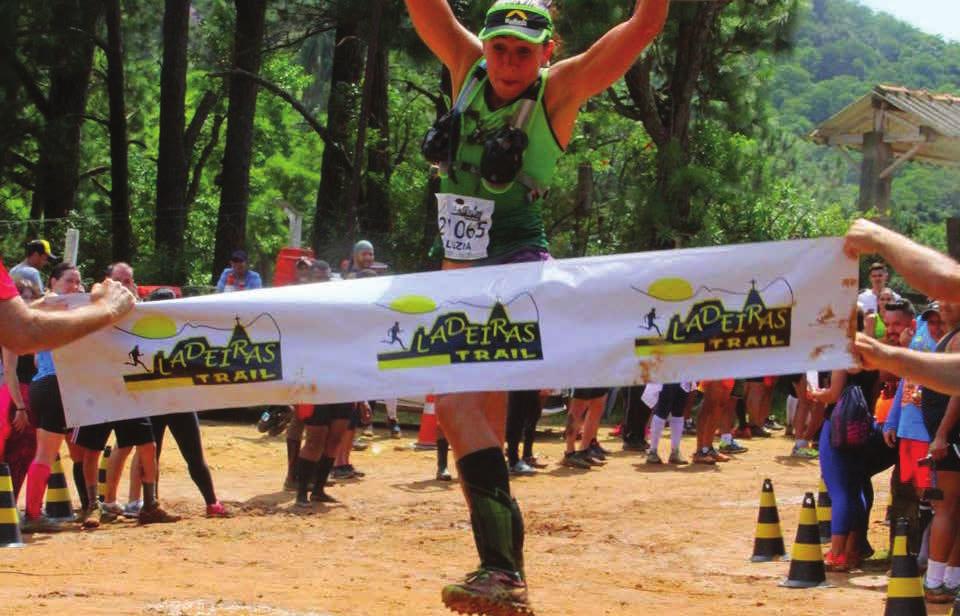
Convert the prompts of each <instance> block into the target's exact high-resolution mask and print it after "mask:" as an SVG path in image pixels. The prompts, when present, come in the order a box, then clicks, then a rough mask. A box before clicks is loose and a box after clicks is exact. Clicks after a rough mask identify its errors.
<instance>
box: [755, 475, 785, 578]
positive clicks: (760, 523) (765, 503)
mask: <svg viewBox="0 0 960 616" xmlns="http://www.w3.org/2000/svg"><path fill="white" fill-rule="evenodd" d="M786 555H787V549H786V548H785V547H784V545H783V531H782V530H780V514H779V512H778V511H777V497H776V496H774V494H773V482H772V481H770V480H769V479H764V480H763V488H761V490H760V513H759V515H758V516H757V534H756V535H755V538H754V540H753V557H752V558H750V560H752V561H753V562H755V563H765V562H769V561H771V560H774V559H778V558H781V557H782V556H786Z"/></svg>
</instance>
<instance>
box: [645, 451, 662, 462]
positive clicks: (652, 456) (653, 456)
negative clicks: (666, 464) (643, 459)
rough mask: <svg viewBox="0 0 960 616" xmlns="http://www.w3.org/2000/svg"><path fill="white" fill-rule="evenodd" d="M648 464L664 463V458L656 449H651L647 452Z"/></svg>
mask: <svg viewBox="0 0 960 616" xmlns="http://www.w3.org/2000/svg"><path fill="white" fill-rule="evenodd" d="M647 464H663V460H661V459H660V454H658V453H657V450H656V449H651V450H650V451H649V453H647Z"/></svg>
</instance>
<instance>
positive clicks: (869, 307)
mask: <svg viewBox="0 0 960 616" xmlns="http://www.w3.org/2000/svg"><path fill="white" fill-rule="evenodd" d="M889 280H890V274H889V272H887V266H886V265H884V264H883V263H879V262H877V263H874V264H872V265H871V266H870V288H869V289H865V290H864V291H862V292H861V293H860V295H858V296H857V301H858V302H860V304H861V305H862V306H863V312H864V314H865V315H869V314H874V313H876V312H878V308H879V306H880V305H881V304H880V301H879V300H880V294H881V293H883V291H884V289H886V288H887V282H888V281H889ZM891 293H893V291H891ZM893 297H894V299H900V296H899V295H897V294H896V293H893Z"/></svg>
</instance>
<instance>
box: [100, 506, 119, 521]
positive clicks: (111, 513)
mask: <svg viewBox="0 0 960 616" xmlns="http://www.w3.org/2000/svg"><path fill="white" fill-rule="evenodd" d="M122 515H123V507H121V506H120V505H118V504H117V503H100V521H101V522H116V521H117V518H119V517H120V516H122Z"/></svg>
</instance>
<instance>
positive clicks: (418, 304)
mask: <svg viewBox="0 0 960 616" xmlns="http://www.w3.org/2000/svg"><path fill="white" fill-rule="evenodd" d="M436 309H437V302H435V301H433V300H432V299H430V298H429V297H426V296H425V295H404V296H403V297H398V298H397V299H395V300H393V301H392V302H390V310H394V311H396V312H402V313H404V314H425V313H427V312H433V311H434V310H436Z"/></svg>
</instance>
